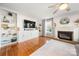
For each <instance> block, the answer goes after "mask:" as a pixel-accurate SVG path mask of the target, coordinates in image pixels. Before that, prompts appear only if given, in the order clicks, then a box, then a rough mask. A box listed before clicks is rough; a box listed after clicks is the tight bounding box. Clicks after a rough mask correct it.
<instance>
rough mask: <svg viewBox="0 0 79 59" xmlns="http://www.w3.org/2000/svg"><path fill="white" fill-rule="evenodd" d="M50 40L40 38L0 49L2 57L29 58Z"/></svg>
mask: <svg viewBox="0 0 79 59" xmlns="http://www.w3.org/2000/svg"><path fill="white" fill-rule="evenodd" d="M47 40H49V38H47V37H38V38H34V39H30V40H28V41H24V42H19V43H18V42H17V43H16V44H13V45H9V46H6V47H2V48H0V56H29V55H30V54H31V53H33V52H34V51H35V50H36V49H38V48H40V47H41V46H42V45H44V44H45V43H46V41H47Z"/></svg>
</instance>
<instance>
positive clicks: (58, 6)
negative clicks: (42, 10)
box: [48, 3, 70, 14]
mask: <svg viewBox="0 0 79 59" xmlns="http://www.w3.org/2000/svg"><path fill="white" fill-rule="evenodd" d="M48 8H55V11H54V12H53V14H55V13H56V12H58V11H59V10H66V11H69V10H70V7H69V3H56V4H54V5H51V6H49V7H48Z"/></svg>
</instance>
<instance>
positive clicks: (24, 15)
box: [0, 3, 79, 56]
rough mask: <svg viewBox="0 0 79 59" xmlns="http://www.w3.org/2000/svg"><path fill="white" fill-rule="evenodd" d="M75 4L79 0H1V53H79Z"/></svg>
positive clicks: (68, 54) (64, 54) (11, 54)
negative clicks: (59, 0)
mask: <svg viewBox="0 0 79 59" xmlns="http://www.w3.org/2000/svg"><path fill="white" fill-rule="evenodd" d="M77 6H79V3H0V19H1V20H0V31H1V33H0V55H1V56H78V55H79V8H78V7H77ZM52 46H53V47H52ZM46 51H47V52H46Z"/></svg>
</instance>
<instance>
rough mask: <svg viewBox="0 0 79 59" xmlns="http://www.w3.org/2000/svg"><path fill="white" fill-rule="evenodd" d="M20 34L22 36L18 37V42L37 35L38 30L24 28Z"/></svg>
mask: <svg viewBox="0 0 79 59" xmlns="http://www.w3.org/2000/svg"><path fill="white" fill-rule="evenodd" d="M19 35H20V34H19ZM21 35H22V37H20V38H19V42H22V41H27V40H30V39H34V38H37V37H39V30H35V29H32V30H25V31H23V32H22V34H21Z"/></svg>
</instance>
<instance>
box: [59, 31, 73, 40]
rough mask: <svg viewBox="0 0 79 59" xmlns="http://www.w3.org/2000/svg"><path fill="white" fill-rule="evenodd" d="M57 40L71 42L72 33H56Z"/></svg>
mask: <svg viewBox="0 0 79 59" xmlns="http://www.w3.org/2000/svg"><path fill="white" fill-rule="evenodd" d="M58 38H59V39H64V40H70V41H72V40H73V32H72V31H58Z"/></svg>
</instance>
